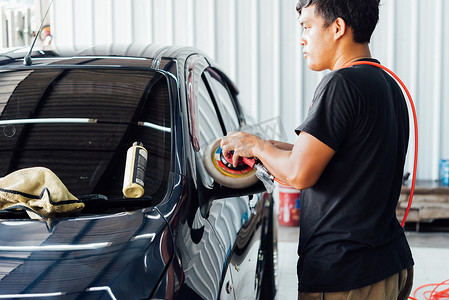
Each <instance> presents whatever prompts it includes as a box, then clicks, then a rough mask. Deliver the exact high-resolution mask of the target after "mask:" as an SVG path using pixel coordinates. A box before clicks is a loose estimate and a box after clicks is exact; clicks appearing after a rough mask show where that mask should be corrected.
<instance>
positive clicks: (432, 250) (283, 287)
mask: <svg viewBox="0 0 449 300" xmlns="http://www.w3.org/2000/svg"><path fill="white" fill-rule="evenodd" d="M445 231H446V232H414V231H407V232H406V235H407V239H408V241H409V244H410V246H411V248H412V253H413V258H414V260H415V269H414V271H415V275H414V281H413V288H412V293H411V295H410V296H413V294H414V293H415V292H416V293H415V296H414V297H416V298H417V299H428V298H424V297H423V292H425V291H427V292H429V293H430V292H431V291H432V290H433V289H434V288H435V287H436V286H435V285H434V286H430V287H426V288H423V289H419V290H417V289H418V288H419V287H421V286H423V285H427V284H438V283H441V282H443V281H445V280H449V232H447V231H448V230H447V229H446V230H445ZM278 234H279V236H278V238H279V240H278V250H279V273H278V274H279V277H278V290H277V296H276V299H278V300H286V299H297V286H298V283H297V277H296V261H297V257H298V256H297V252H296V250H297V247H298V237H299V228H298V227H287V226H279V231H278ZM448 287H449V286H448V285H446V286H442V287H441V288H437V290H436V291H441V290H444V289H447V288H448Z"/></svg>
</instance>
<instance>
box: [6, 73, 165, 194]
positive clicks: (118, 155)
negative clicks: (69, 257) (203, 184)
mask: <svg viewBox="0 0 449 300" xmlns="http://www.w3.org/2000/svg"><path fill="white" fill-rule="evenodd" d="M27 72H28V71H27ZM16 73H22V71H18V72H16ZM28 73H29V72H28ZM28 73H24V74H23V75H24V76H23V77H24V79H23V80H22V81H21V82H20V83H17V82H14V81H8V80H9V77H10V76H6V77H4V75H5V74H7V73H1V74H0V84H1V85H7V84H8V82H11V84H13V85H14V89H13V90H14V91H13V92H12V93H11V94H10V96H9V97H8V99H7V100H6V101H7V103H6V104H5V105H4V108H3V111H2V113H1V116H0V122H1V125H2V126H3V128H5V130H6V133H7V134H1V135H0V144H1V145H2V149H0V176H5V175H7V174H8V173H10V172H12V171H15V170H18V169H23V168H27V167H34V166H42V167H47V168H49V169H51V170H52V171H53V172H54V173H55V174H56V175H57V176H58V177H59V178H60V179H61V180H62V182H63V183H64V184H65V185H66V186H67V188H68V189H69V191H70V192H72V194H74V195H75V196H77V195H85V194H92V193H99V194H104V195H106V196H108V197H110V198H117V197H119V198H121V197H123V195H122V192H121V190H122V185H123V173H124V169H125V161H126V152H127V149H128V148H129V147H130V146H131V145H132V144H133V142H135V141H140V142H142V143H143V144H144V146H145V148H146V149H147V150H148V153H149V155H148V164H147V173H146V178H145V195H158V196H162V195H163V194H164V193H165V189H166V182H167V178H168V174H169V171H170V158H171V148H170V147H171V146H170V140H171V138H170V137H171V128H170V126H171V125H170V124H171V112H170V102H169V93H168V83H167V80H166V78H165V77H164V76H163V75H161V74H159V73H156V72H154V71H148V70H129V69H128V70H120V69H108V68H101V67H100V68H98V69H97V68H90V69H41V70H35V71H33V72H32V73H29V74H28ZM11 74H12V73H11ZM7 81H8V82H7ZM42 119H44V120H50V122H42V121H41V120H42ZM54 119H57V120H56V121H55V120H54ZM21 120H28V121H29V120H33V121H32V122H31V123H29V124H25V123H23V121H21ZM51 120H53V121H51ZM61 120H65V121H63V122H62V121H61ZM67 120H75V121H68V122H67ZM83 120H86V121H85V122H84V121H83ZM11 121H14V122H15V123H14V124H10V123H8V122H11ZM21 122H22V123H21ZM150 170H151V171H150Z"/></svg>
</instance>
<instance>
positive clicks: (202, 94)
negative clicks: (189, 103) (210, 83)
mask: <svg viewBox="0 0 449 300" xmlns="http://www.w3.org/2000/svg"><path fill="white" fill-rule="evenodd" d="M196 99H197V103H198V119H199V122H198V126H199V134H200V140H199V142H200V149H204V148H205V147H206V146H207V145H209V144H210V143H211V142H213V141H214V140H216V139H218V138H220V137H222V136H223V135H224V133H223V130H222V128H221V125H220V121H219V118H218V114H217V111H216V110H215V106H214V104H213V102H212V99H211V97H210V94H209V92H208V90H207V87H206V84H205V83H204V81H203V80H200V81H199V86H198V95H197V98H196Z"/></svg>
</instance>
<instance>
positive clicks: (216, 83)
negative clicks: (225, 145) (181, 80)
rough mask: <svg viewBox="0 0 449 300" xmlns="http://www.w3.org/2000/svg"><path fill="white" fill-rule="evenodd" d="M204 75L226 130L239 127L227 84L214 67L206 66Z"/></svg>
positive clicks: (233, 129)
mask: <svg viewBox="0 0 449 300" xmlns="http://www.w3.org/2000/svg"><path fill="white" fill-rule="evenodd" d="M204 75H205V77H206V79H207V82H208V83H209V85H210V88H211V90H212V93H213V96H214V99H215V101H216V104H217V106H218V109H219V111H220V114H221V117H222V119H223V123H224V126H225V127H226V132H230V131H236V130H238V129H240V122H239V118H238V115H237V112H236V108H235V105H234V101H233V100H232V98H231V94H230V93H229V89H228V87H227V84H226V83H225V82H224V80H223V79H222V77H221V75H220V74H218V72H216V71H215V70H214V69H211V68H208V69H207V70H206V71H205V72H204Z"/></svg>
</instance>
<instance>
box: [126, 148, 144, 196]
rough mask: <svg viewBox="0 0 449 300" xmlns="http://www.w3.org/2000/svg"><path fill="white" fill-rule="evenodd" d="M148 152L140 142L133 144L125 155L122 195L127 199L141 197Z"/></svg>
mask: <svg viewBox="0 0 449 300" xmlns="http://www.w3.org/2000/svg"><path fill="white" fill-rule="evenodd" d="M147 159H148V151H147V150H146V149H145V148H144V147H143V144H142V143H140V142H134V143H133V145H132V146H131V147H130V148H129V149H128V152H127V153H126V165H125V176H124V179H123V195H124V196H125V197H127V198H140V197H142V196H143V194H144V192H145V190H144V183H145V171H146V167H147Z"/></svg>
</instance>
